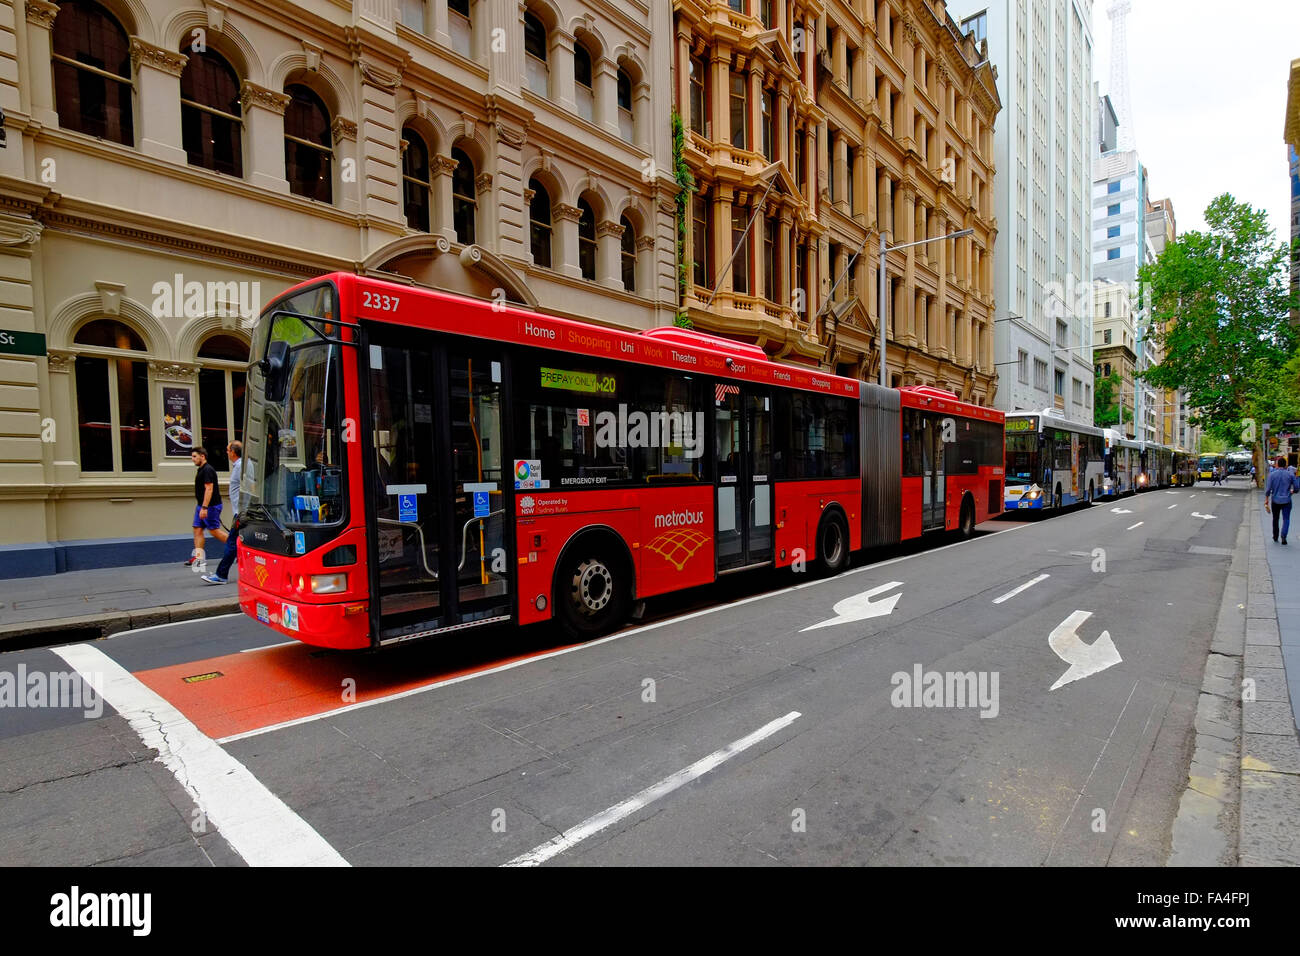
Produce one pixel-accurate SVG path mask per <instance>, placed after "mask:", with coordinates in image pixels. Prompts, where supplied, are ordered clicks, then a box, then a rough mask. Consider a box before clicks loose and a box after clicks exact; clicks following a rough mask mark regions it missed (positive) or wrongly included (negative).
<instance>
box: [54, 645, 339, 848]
mask: <svg viewBox="0 0 1300 956" xmlns="http://www.w3.org/2000/svg"><path fill="white" fill-rule="evenodd" d="M53 651H54V653H55V654H57V655H59V656H60V657H62V658H63V659H64V660H65V661H67V662H68V664H69V666H71V667H72V668H73V669H74V670H76V671H77V672H78V673H79V674H80V675H81V677H82V679H83V680H85V681H86V682H87V683H88V684H90V685H91V686H92V687H97V688H100V691H99V692H100V695H101V696H102V697H103V699H104V700H105V701H107V702H108V704H109V705H110V706H111V707H112V708H113V709H114V710H116V711H117V712H118V713H119V714H120V715H121V716H122V717H123V718H125V719H126V721H127V722H128V723H129V724H130V725H131V728H132V729H133V730H134V731H135V732H136V733H137V734H139V735H140V740H141V741H142V742H143V743H144V745H145V746H146V747H149V748H150V749H152V750H156V751H158V756H157V757H156V758H155V759H156V760H158V761H159V762H161V763H162V764H163V765H164V766H165V767H166V768H167V769H168V770H170V771H171V772H172V775H173V776H175V777H176V780H177V782H178V783H180V785H181V786H182V787H184V788H185V790H186V792H187V793H189V795H190V797H191V799H193V800H194V803H195V804H196V805H197V806H198V808H199V811H200V812H201V813H202V814H203V818H204V819H206V820H207V821H209V822H210V823H211V824H212V825H213V826H214V827H216V829H217V832H219V833H220V834H221V836H222V837H223V838H224V839H225V841H226V842H227V843H229V844H230V846H231V847H232V848H233V849H234V851H235V852H236V853H238V854H239V855H240V856H241V857H243V858H244V861H245V862H246V863H247V864H248V865H249V866H348V865H350V864H349V863H348V861H347V860H345V859H343V857H342V856H340V855H339V852H338V851H337V850H335V849H334V847H332V846H330V844H329V843H327V842H326V841H325V838H324V837H322V836H321V835H320V834H319V833H317V832H316V831H315V830H314V829H313V828H312V827H311V825H310V824H309V823H307V821H306V820H304V819H303V818H302V817H300V816H298V814H296V813H294V812H293V810H291V809H290V808H289V807H288V805H287V804H285V802H284V801H283V800H281V799H280V798H279V797H277V796H276V795H275V794H273V793H272V792H271V791H270V790H269V789H267V787H266V786H265V785H264V784H263V783H262V782H261V781H260V780H258V779H257V778H256V777H254V776H253V774H252V772H250V771H249V769H248V768H247V767H245V766H244V765H243V764H242V763H240V762H239V761H238V760H236V759H235V758H234V757H232V756H231V755H230V754H229V753H227V752H226V751H225V750H224V749H223V748H222V747H220V746H218V744H217V743H216V741H214V740H213V739H212V738H211V737H208V736H207V735H205V734H204V733H203V732H202V731H200V730H199V729H198V728H197V727H195V726H194V724H192V723H191V722H190V721H189V720H188V719H187V718H186V717H185V715H184V714H182V713H181V712H180V711H179V710H177V709H176V708H175V707H173V706H172V705H171V704H169V703H168V702H167V701H165V700H164V699H163V698H162V697H161V696H159V695H158V694H157V693H155V692H154V691H153V690H151V689H150V688H148V687H146V686H145V685H144V684H143V683H141V682H140V681H139V680H137V679H136V678H135V677H134V676H133V675H132V674H130V673H129V672H128V671H127V670H126V669H125V668H124V667H122V665H121V664H119V663H118V662H117V661H115V660H113V659H112V658H111V657H109V656H108V655H107V654H105V653H104V652H103V651H101V650H99V649H98V648H96V647H92V646H91V645H89V644H69V645H67V646H66V647H56V648H53Z"/></svg>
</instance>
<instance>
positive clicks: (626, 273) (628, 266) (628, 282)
mask: <svg viewBox="0 0 1300 956" xmlns="http://www.w3.org/2000/svg"><path fill="white" fill-rule="evenodd" d="M619 222H620V223H622V225H623V237H622V238H621V239H620V240H619V242H620V245H621V247H622V253H621V257H622V264H623V288H624V289H626V290H627V291H628V292H635V291H636V230H635V229H633V228H632V220H630V219H628V218H627V216H623V217H622V218H621V219H620V220H619Z"/></svg>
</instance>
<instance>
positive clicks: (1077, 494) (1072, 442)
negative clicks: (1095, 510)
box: [1004, 409, 1106, 511]
mask: <svg viewBox="0 0 1300 956" xmlns="http://www.w3.org/2000/svg"><path fill="white" fill-rule="evenodd" d="M1005 428H1006V458H1007V466H1006V476H1005V480H1006V493H1005V495H1004V498H1005V501H1004V505H1005V507H1006V509H1007V510H1008V511H1017V510H1034V511H1047V510H1051V509H1055V510H1060V509H1061V508H1068V507H1070V506H1071V505H1077V504H1089V505H1090V504H1092V502H1093V501H1095V500H1097V498H1098V497H1099V496H1100V495H1101V491H1102V482H1103V478H1104V466H1105V460H1106V436H1105V434H1104V433H1103V432H1102V430H1101V429H1100V428H1097V427H1096V426H1094V425H1084V424H1080V423H1079V422H1072V421H1069V420H1068V419H1066V418H1062V417H1061V416H1060V415H1059V414H1058V413H1057V412H1056V411H1055V410H1053V409H1044V410H1043V411H1041V412H1008V413H1007V418H1006V425H1005Z"/></svg>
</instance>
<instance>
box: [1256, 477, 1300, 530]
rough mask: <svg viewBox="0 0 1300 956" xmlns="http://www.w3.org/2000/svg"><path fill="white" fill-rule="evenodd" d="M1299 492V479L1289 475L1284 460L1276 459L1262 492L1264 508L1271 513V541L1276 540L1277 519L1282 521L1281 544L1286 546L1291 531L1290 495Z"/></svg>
mask: <svg viewBox="0 0 1300 956" xmlns="http://www.w3.org/2000/svg"><path fill="white" fill-rule="evenodd" d="M1296 491H1300V479H1298V478H1296V476H1295V475H1293V474H1291V472H1290V471H1288V470H1287V467H1286V459H1285V458H1278V460H1277V467H1276V468H1274V469H1273V470H1272V471H1271V472H1269V475H1268V486H1267V488H1266V489H1265V491H1264V507H1265V508H1267V509H1268V510H1269V511H1271V512H1272V513H1273V540H1274V541H1276V540H1277V519H1278V518H1279V517H1280V518H1281V519H1282V543H1283V544H1286V534H1287V532H1288V531H1289V530H1291V495H1292V494H1294V493H1295V492H1296Z"/></svg>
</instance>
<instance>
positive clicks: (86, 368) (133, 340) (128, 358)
mask: <svg viewBox="0 0 1300 956" xmlns="http://www.w3.org/2000/svg"><path fill="white" fill-rule="evenodd" d="M73 343H74V344H75V345H76V346H77V347H78V350H79V351H80V352H81V353H82V354H80V355H78V356H77V361H76V387H77V438H78V444H79V446H80V455H81V470H82V471H104V472H125V471H132V472H139V471H152V470H153V450H152V447H151V445H150V441H149V427H150V425H151V424H152V422H151V419H150V416H149V363H148V361H147V360H146V356H145V352H146V351H147V349H146V348H145V344H144V340H143V339H141V338H140V336H139V335H138V334H137V333H136V331H135V330H134V329H132V328H131V327H130V326H128V325H126V324H125V323H123V322H118V321H116V320H114V319H96V320H94V321H92V322H88V323H86V324H85V325H83V326H82V327H81V328H80V329H79V330H78V332H77V334H76V336H75V337H74V338H73ZM168 424H169V425H170V424H173V423H168ZM175 424H177V425H178V428H179V429H180V431H178V432H177V434H178V435H179V436H180V437H182V438H185V437H187V436H189V435H192V434H193V427H194V423H193V422H190V421H186V422H180V423H175Z"/></svg>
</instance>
